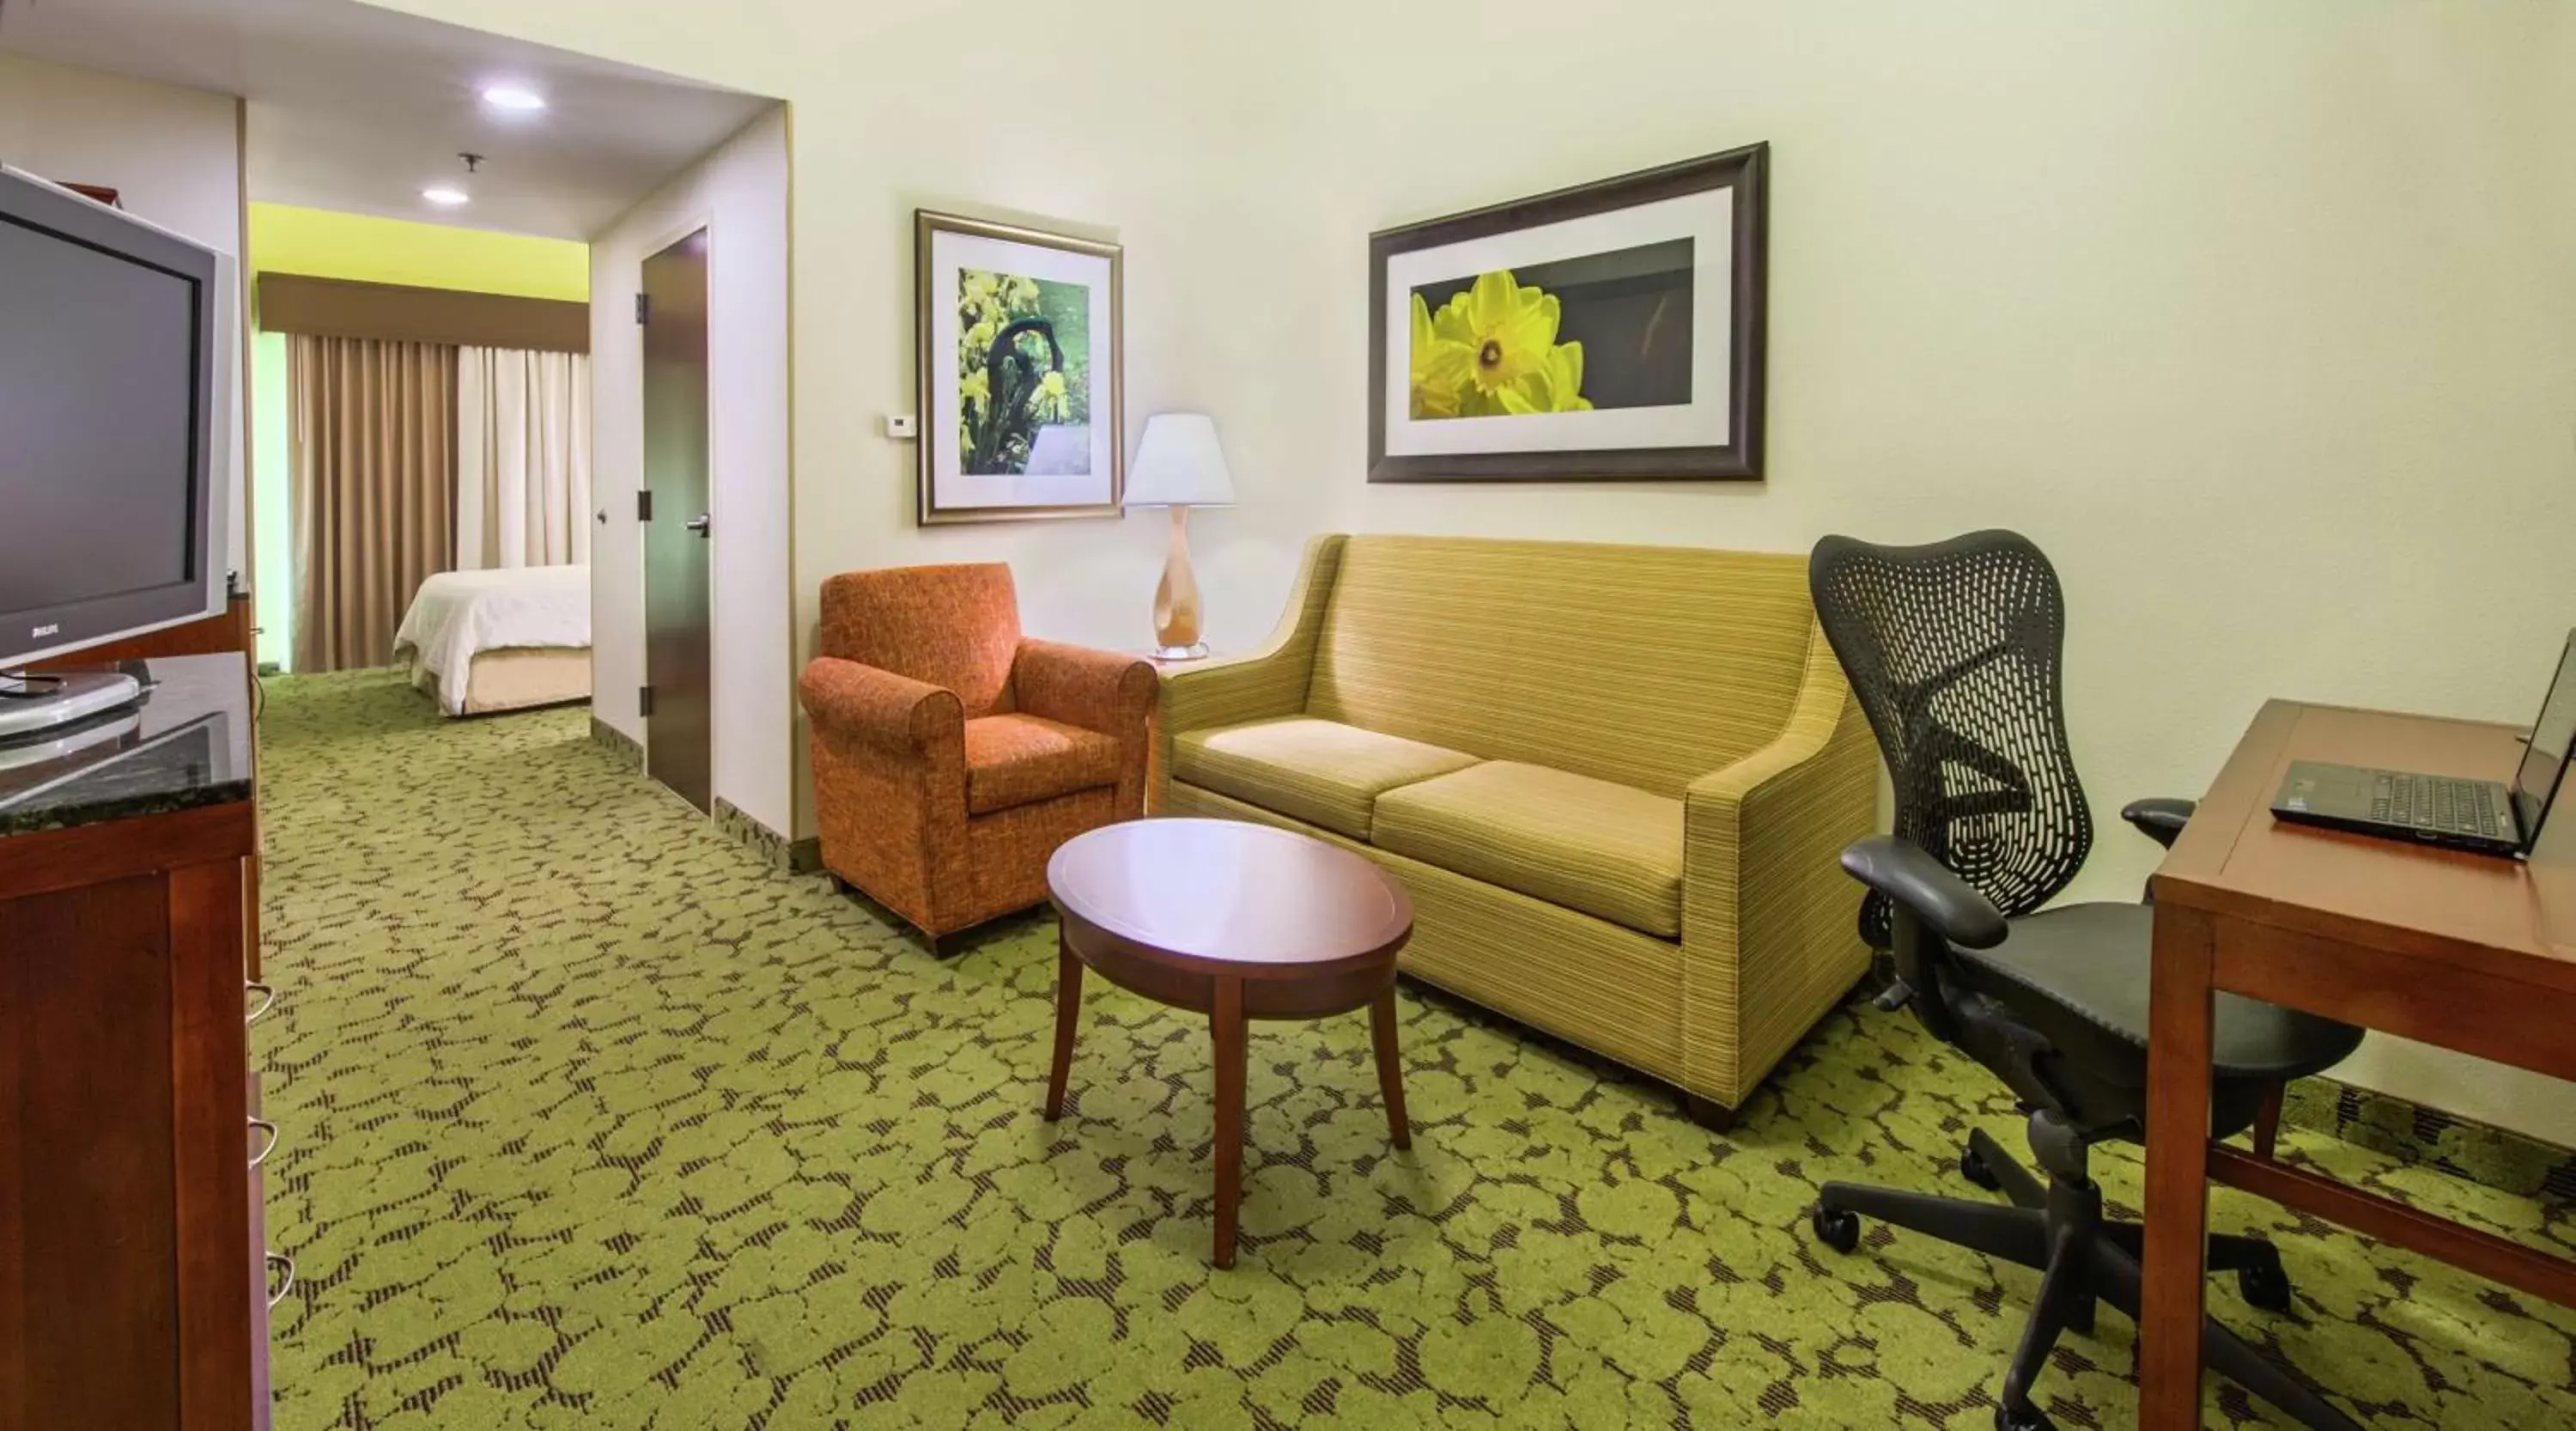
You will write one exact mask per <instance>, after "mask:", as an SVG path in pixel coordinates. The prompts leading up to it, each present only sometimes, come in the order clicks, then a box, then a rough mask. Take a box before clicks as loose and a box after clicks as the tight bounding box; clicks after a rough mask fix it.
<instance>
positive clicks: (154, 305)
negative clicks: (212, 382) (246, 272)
mask: <svg viewBox="0 0 2576 1431" xmlns="http://www.w3.org/2000/svg"><path fill="white" fill-rule="evenodd" d="M0 293H5V295H6V296H5V298H0V434H6V438H5V441H0V473H5V474H6V484H7V501H6V507H7V510H8V513H9V521H8V523H7V526H8V535H7V537H6V538H5V539H0V544H5V546H6V548H7V560H5V561H0V611H26V610H32V609H34V608H38V607H51V606H59V605H64V604H67V603H72V602H86V601H92V600H95V599H97V598H99V597H102V596H114V595H119V594H122V593H126V592H135V591H145V590H149V589H151V588H153V587H161V586H169V585H172V584H174V583H179V582H185V581H187V580H189V579H190V578H191V577H193V576H194V575H195V574H196V572H195V570H194V562H195V560H196V550H195V548H196V546H197V543H196V541H195V539H194V538H195V533H194V532H193V531H192V527H193V526H194V522H195V516H196V503H195V500H194V497H195V486H196V470H197V464H196V461H195V457H196V453H195V447H196V439H197V420H196V411H195V408H196V401H195V399H196V390H197V383H196V365H197V335H196V326H197V285H196V283H195V282H193V281H192V280H190V279H187V278H184V277H181V276H180V275H178V274H174V273H169V272H166V271H164V270H161V269H157V268H154V267H152V266H150V265H149V264H146V263H143V262H140V261H138V260H136V259H133V258H129V257H126V256H123V255H120V254H114V253H108V252H104V251H102V250H99V249H94V248H90V247H88V246H86V245H83V244H78V243H73V242H68V241H66V240H65V239H63V238H61V237H59V236H56V235H53V234H49V233H45V232H42V231H39V230H37V229H33V228H30V227H28V226H26V225H24V224H21V223H14V222H10V221H8V220H6V219H0Z"/></svg>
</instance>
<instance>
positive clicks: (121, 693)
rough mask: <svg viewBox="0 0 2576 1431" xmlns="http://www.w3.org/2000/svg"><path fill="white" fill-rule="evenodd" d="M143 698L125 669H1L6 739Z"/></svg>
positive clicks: (0, 731)
mask: <svg viewBox="0 0 2576 1431" xmlns="http://www.w3.org/2000/svg"><path fill="white" fill-rule="evenodd" d="M141 699H143V683H142V682H141V681H138V680H136V679H134V678H133V677H132V676H129V675H126V674H124V673H123V672H121V671H65V672H59V673H57V672H46V671H0V741H5V740H9V739H11V738H13V737H18V736H29V735H38V734H42V733H43V732H46V731H50V730H55V729H58V728H60V727H62V726H66V725H70V724H71V723H72V722H74V721H78V720H86V719H88V718H89V717H91V716H94V715H97V714H99V713H100V712H102V711H112V710H115V709H117V708H119V707H121V706H130V705H132V704H134V703H135V702H136V701H139V700H141Z"/></svg>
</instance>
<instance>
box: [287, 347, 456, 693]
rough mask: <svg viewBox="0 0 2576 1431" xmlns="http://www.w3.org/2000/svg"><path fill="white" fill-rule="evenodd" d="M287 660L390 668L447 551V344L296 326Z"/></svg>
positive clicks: (450, 373)
mask: <svg viewBox="0 0 2576 1431" xmlns="http://www.w3.org/2000/svg"><path fill="white" fill-rule="evenodd" d="M286 355H287V357H286V387H287V405H288V408H289V410H290V419H289V433H288V459H289V465H290V466H292V467H293V469H294V473H295V493H294V508H295V668H296V669H297V670H299V671H337V670H344V669H348V668H351V667H360V666H389V665H392V664H393V659H394V630H395V628H396V627H398V626H400V625H401V624H402V616H403V610H404V608H405V607H407V606H409V605H410V604H411V598H412V594H413V593H414V592H416V591H418V590H419V589H420V584H421V582H422V581H423V580H425V579H426V578H427V577H428V576H429V575H430V574H431V573H432V572H438V571H444V570H446V569H447V568H448V566H449V564H450V559H451V558H452V556H453V555H454V553H455V550H456V510H455V501H456V349H454V348H452V347H448V346H445V345H443V344H433V343H391V342H378V341H376V340H374V339H370V338H321V337H314V336H311V335H309V334H302V333H298V334H294V335H291V336H290V337H289V338H288V339H287V349H286Z"/></svg>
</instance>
